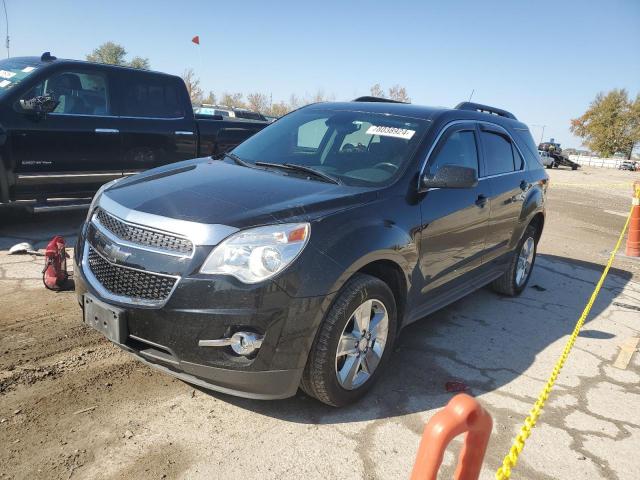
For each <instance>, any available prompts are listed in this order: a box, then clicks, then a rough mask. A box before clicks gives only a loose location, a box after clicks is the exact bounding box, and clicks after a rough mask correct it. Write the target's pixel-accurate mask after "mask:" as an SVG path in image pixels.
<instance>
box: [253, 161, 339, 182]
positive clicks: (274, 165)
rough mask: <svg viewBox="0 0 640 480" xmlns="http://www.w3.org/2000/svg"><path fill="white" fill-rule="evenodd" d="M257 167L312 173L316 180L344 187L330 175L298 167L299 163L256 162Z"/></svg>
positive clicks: (303, 166)
mask: <svg viewBox="0 0 640 480" xmlns="http://www.w3.org/2000/svg"><path fill="white" fill-rule="evenodd" d="M255 164H256V165H258V166H260V167H272V168H280V169H282V170H297V171H299V172H305V173H310V174H311V175H313V176H315V177H316V178H320V179H322V180H324V181H325V182H329V183H335V184H336V185H342V182H341V181H340V180H339V179H338V178H336V177H334V176H332V175H329V174H328V173H324V172H322V171H320V170H316V169H315V168H313V167H308V166H306V165H298V164H297V163H270V162H256V163H255Z"/></svg>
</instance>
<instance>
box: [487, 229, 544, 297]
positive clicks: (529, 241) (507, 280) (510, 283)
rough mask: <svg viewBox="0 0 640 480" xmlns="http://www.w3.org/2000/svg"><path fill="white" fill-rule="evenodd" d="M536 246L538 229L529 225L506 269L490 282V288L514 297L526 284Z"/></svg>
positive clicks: (533, 262)
mask: <svg viewBox="0 0 640 480" xmlns="http://www.w3.org/2000/svg"><path fill="white" fill-rule="evenodd" d="M537 248H538V231H537V230H536V228H535V227H534V226H532V225H529V226H528V227H527V228H526V230H525V231H524V235H522V238H521V239H520V243H518V248H516V250H515V252H514V254H513V258H512V259H511V261H510V262H509V267H508V268H507V271H506V272H504V274H503V275H502V276H501V277H500V278H497V279H496V280H494V281H493V282H492V283H491V288H492V289H493V290H494V291H495V292H498V293H501V294H503V295H508V296H510V297H516V296H518V295H520V294H521V293H522V291H523V290H524V289H525V287H526V286H527V283H528V282H529V278H530V277H531V271H532V270H533V265H534V264H535V261H536V250H537Z"/></svg>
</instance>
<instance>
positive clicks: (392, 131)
mask: <svg viewBox="0 0 640 480" xmlns="http://www.w3.org/2000/svg"><path fill="white" fill-rule="evenodd" d="M414 133H416V131H415V130H409V129H407V128H396V127H382V126H377V125H371V126H370V127H369V129H368V130H367V135H380V136H382V137H396V138H404V139H405V140H411V137H413V135H414Z"/></svg>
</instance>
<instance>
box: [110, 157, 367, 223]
mask: <svg viewBox="0 0 640 480" xmlns="http://www.w3.org/2000/svg"><path fill="white" fill-rule="evenodd" d="M104 194H105V195H106V196H107V197H109V198H110V199H112V200H114V201H115V202H117V203H119V204H121V205H123V206H125V207H127V208H130V209H133V210H137V211H141V212H146V213H152V214H154V215H161V216H164V217H170V218H175V219H178V220H187V221H192V222H199V223H205V224H214V223H217V224H223V225H229V226H232V227H236V228H240V229H242V228H247V227H251V226H256V225H265V224H269V223H274V222H284V221H311V220H313V219H316V218H318V217H322V216H326V215H328V214H331V213H334V212H337V211H340V210H344V209H346V208H350V207H353V206H356V205H359V204H363V203H368V202H371V201H373V200H375V199H376V198H377V192H376V191H375V190H373V189H371V188H362V187H348V186H343V185H334V184H331V183H325V182H321V181H316V180H308V179H306V178H304V177H301V176H294V175H291V176H287V175H283V174H282V173H281V172H279V171H274V170H263V169H257V168H248V167H243V166H240V165H235V164H230V163H226V162H224V161H220V160H212V159H210V158H208V159H197V160H189V161H187V162H180V163H174V164H171V165H167V166H164V167H160V168H156V169H153V170H148V171H146V172H144V173H141V174H138V175H135V176H133V177H129V178H127V179H125V180H122V181H120V182H118V183H117V184H116V185H114V186H113V187H111V188H108V189H107V190H106V191H105V193H104Z"/></svg>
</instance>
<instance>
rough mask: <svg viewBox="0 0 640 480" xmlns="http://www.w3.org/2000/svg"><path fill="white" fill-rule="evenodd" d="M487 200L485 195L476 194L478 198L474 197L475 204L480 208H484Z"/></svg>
mask: <svg viewBox="0 0 640 480" xmlns="http://www.w3.org/2000/svg"><path fill="white" fill-rule="evenodd" d="M487 200H488V199H487V197H486V195H478V198H476V205H477V206H478V207H480V208H484V206H485V205H486V204H487Z"/></svg>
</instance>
